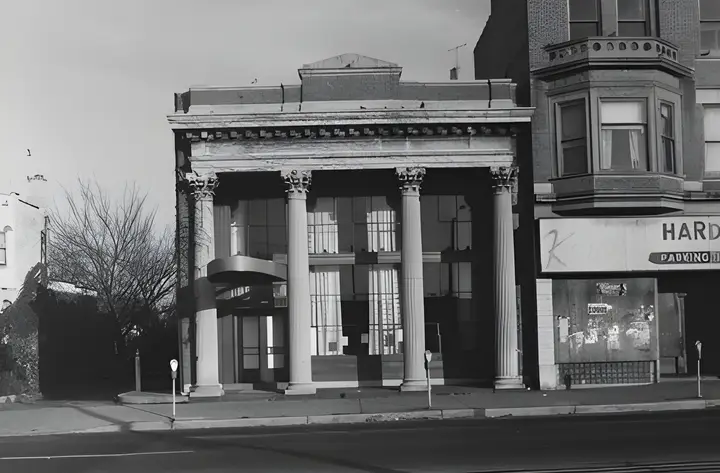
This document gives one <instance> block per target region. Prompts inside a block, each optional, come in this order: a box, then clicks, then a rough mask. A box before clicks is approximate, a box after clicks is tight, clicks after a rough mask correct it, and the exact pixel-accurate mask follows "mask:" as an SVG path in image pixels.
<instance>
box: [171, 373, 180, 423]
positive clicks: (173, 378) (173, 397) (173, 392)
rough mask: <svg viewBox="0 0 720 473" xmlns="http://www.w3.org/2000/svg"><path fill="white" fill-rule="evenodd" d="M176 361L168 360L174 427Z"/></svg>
mask: <svg viewBox="0 0 720 473" xmlns="http://www.w3.org/2000/svg"><path fill="white" fill-rule="evenodd" d="M177 369H178V362H177V360H170V377H171V378H172V422H173V425H175V424H174V423H175V380H176V379H177Z"/></svg>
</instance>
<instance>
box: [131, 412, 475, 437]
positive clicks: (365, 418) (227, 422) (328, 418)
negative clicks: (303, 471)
mask: <svg viewBox="0 0 720 473" xmlns="http://www.w3.org/2000/svg"><path fill="white" fill-rule="evenodd" d="M477 416H478V412H477V410H475V409H446V410H428V411H414V412H385V413H378V414H336V415H332V414H330V415H314V416H298V417H259V418H241V419H187V420H183V419H176V420H175V422H174V423H171V422H170V421H167V422H162V421H159V422H134V423H132V424H131V425H130V430H131V431H135V432H149V431H162V430H195V429H227V428H243V427H280V426H284V427H288V426H297V425H332V424H370V423H381V422H398V421H403V420H442V419H464V418H474V417H477Z"/></svg>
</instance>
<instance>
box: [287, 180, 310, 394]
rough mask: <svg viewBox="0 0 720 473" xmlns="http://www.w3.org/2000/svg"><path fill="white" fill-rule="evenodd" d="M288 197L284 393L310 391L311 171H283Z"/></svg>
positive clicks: (308, 392) (307, 392)
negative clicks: (286, 374)
mask: <svg viewBox="0 0 720 473" xmlns="http://www.w3.org/2000/svg"><path fill="white" fill-rule="evenodd" d="M282 178H283V180H284V181H285V184H286V185H287V199H288V220H287V222H288V255H287V282H288V324H289V328H290V330H289V331H290V337H289V338H290V339H289V345H290V384H289V385H288V388H287V389H286V391H285V394H313V393H315V390H316V389H315V386H313V384H312V364H311V350H312V345H311V339H310V336H311V324H310V322H311V318H310V258H309V256H308V228H307V193H308V191H309V190H310V184H311V182H312V174H311V172H310V171H296V170H293V171H283V172H282Z"/></svg>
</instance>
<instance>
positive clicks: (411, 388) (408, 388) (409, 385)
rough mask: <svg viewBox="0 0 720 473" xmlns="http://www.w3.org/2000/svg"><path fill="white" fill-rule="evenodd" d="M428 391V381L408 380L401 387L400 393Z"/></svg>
mask: <svg viewBox="0 0 720 473" xmlns="http://www.w3.org/2000/svg"><path fill="white" fill-rule="evenodd" d="M418 391H427V380H426V379H406V380H403V382H402V384H401V385H400V392H403V393H404V392H418Z"/></svg>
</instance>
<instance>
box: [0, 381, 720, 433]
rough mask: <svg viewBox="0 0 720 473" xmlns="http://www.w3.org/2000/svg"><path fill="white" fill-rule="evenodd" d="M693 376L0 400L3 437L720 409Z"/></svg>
mask: <svg viewBox="0 0 720 473" xmlns="http://www.w3.org/2000/svg"><path fill="white" fill-rule="evenodd" d="M696 389H697V388H696V384H695V383H693V382H691V381H683V382H669V383H660V384H656V385H652V386H629V387H618V388H597V389H573V390H571V391H564V390H563V391H547V392H539V391H524V392H498V393H493V392H492V390H490V389H479V388H466V387H451V386H436V387H433V396H432V409H428V406H427V393H399V392H397V391H394V390H389V389H379V388H370V389H362V390H358V389H328V390H321V391H319V392H318V394H317V395H315V396H306V397H303V398H302V399H299V398H296V397H286V396H282V395H277V394H272V393H253V394H251V395H243V394H229V395H227V396H225V397H224V398H223V399H222V400H219V401H218V400H212V401H210V400H191V401H190V402H189V403H187V404H178V405H177V406H176V419H175V421H174V422H173V421H172V419H171V417H172V406H171V405H168V404H146V405H115V404H114V403H112V402H105V403H104V402H57V401H55V402H53V401H39V402H36V403H33V404H0V436H15V435H40V434H46V435H47V434H59V433H92V432H123V431H158V430H170V429H201V428H226V427H252V426H280V425H285V426H288V425H307V424H341V423H368V422H385V421H396V420H409V419H458V418H478V417H480V418H482V417H488V418H498V417H507V416H541V415H558V414H565V415H567V414H599V413H611V412H632V411H636V412H639V411H670V410H698V409H706V408H713V407H720V381H707V382H704V383H703V398H702V399H698V398H697V391H696Z"/></svg>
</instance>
